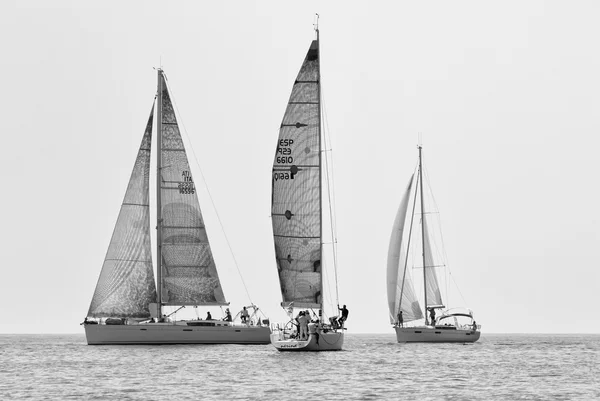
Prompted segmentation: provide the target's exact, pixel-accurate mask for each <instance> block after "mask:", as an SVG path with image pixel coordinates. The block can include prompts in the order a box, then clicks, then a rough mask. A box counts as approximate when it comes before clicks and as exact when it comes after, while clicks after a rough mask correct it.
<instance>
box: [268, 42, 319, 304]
mask: <svg viewBox="0 0 600 401" xmlns="http://www.w3.org/2000/svg"><path fill="white" fill-rule="evenodd" d="M318 78H319V57H318V41H316V40H315V41H313V42H312V43H311V45H310V48H309V50H308V52H307V54H306V57H305V59H304V62H303V63H302V67H301V68H300V71H299V73H298V75H297V77H296V80H295V81H294V85H293V87H292V91H291V94H290V98H289V100H288V105H287V108H286V111H285V114H284V116H283V120H282V122H281V126H280V130H279V137H278V140H277V148H276V152H275V159H274V161H273V171H272V203H271V222H272V225H273V239H274V245H275V256H276V262H277V270H278V274H279V283H280V287H281V294H282V298H283V303H284V304H290V303H292V302H293V303H294V305H295V306H300V305H302V307H310V308H319V307H320V306H321V301H322V294H321V291H322V275H321V202H320V187H321V176H320V171H321V158H320V114H319V109H320V99H319V83H318Z"/></svg>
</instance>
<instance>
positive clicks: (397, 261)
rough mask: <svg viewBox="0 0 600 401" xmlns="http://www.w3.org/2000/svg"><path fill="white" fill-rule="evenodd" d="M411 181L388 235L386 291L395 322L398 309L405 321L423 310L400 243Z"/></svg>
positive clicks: (392, 320) (420, 317) (391, 317)
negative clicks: (390, 233)
mask: <svg viewBox="0 0 600 401" xmlns="http://www.w3.org/2000/svg"><path fill="white" fill-rule="evenodd" d="M412 183H413V177H411V178H410V181H409V182H408V186H407V188H406V191H405V192H404V196H403V197H402V202H400V208H399V209H398V213H397V215H396V219H395V220H394V227H393V228H392V235H391V237H390V246H389V250H388V264H387V293H388V307H389V310H390V323H394V322H396V320H397V316H398V313H399V312H400V311H402V315H403V320H404V321H405V322H410V321H412V320H417V319H422V318H423V312H422V310H421V307H420V306H419V301H418V300H417V295H416V292H415V289H414V285H413V282H412V277H411V275H410V272H409V271H408V270H409V269H407V266H406V254H405V251H404V244H403V243H402V239H403V234H404V231H405V230H404V228H405V223H406V212H407V209H408V204H409V198H410V194H411V189H412Z"/></svg>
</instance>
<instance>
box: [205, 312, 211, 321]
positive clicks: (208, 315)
mask: <svg viewBox="0 0 600 401" xmlns="http://www.w3.org/2000/svg"><path fill="white" fill-rule="evenodd" d="M206 320H212V315H211V314H210V311H209V312H206Z"/></svg>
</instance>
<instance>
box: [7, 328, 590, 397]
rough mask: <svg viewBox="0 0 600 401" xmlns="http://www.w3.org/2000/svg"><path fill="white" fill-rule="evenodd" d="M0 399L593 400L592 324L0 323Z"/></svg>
mask: <svg viewBox="0 0 600 401" xmlns="http://www.w3.org/2000/svg"><path fill="white" fill-rule="evenodd" d="M0 399H2V400H21V399H31V400H70V399H71V400H88V399H90V400H170V401H175V400H182V399H186V400H204V399H250V400H254V399H266V400H271V399H272V400H275V399H277V400H317V399H325V400H332V399H337V400H378V399H391V400H393V399H399V400H440V399H441V400H491V399H494V400H598V399H600V336H598V335H525V334H516V335H509V334H503V335H499V334H496V335H491V334H488V335H485V334H484V335H483V336H482V337H481V339H480V341H479V342H477V343H475V344H469V345H463V344H398V343H396V342H395V335H394V333H389V334H354V335H353V334H347V336H346V344H345V351H342V352H329V353H328V352H323V353H279V352H277V351H276V350H275V349H274V348H273V347H272V346H270V345H254V346H240V345H208V346H206V345H173V346H170V345H164V346H88V345H86V342H85V337H84V335H83V334H81V335H0Z"/></svg>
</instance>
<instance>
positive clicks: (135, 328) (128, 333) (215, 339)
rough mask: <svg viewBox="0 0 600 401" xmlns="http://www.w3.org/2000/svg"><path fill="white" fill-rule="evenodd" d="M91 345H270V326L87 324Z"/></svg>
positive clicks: (88, 338) (86, 332)
mask: <svg viewBox="0 0 600 401" xmlns="http://www.w3.org/2000/svg"><path fill="white" fill-rule="evenodd" d="M84 327H85V336H86V339H87V343H88V345H118V344H268V343H269V342H270V339H269V336H270V334H271V331H270V329H269V327H267V326H247V325H225V324H223V325H215V326H188V325H186V324H174V323H152V324H134V325H104V324H87V325H85V326H84Z"/></svg>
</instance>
